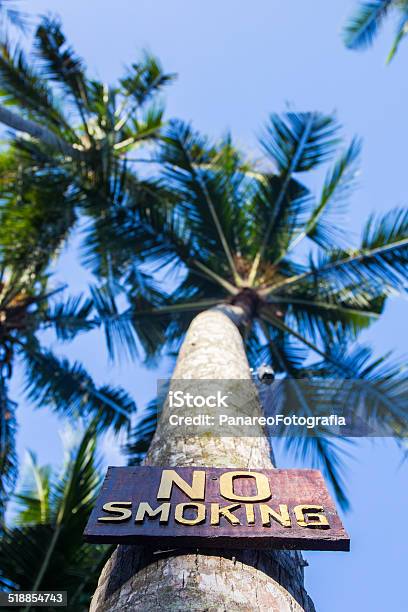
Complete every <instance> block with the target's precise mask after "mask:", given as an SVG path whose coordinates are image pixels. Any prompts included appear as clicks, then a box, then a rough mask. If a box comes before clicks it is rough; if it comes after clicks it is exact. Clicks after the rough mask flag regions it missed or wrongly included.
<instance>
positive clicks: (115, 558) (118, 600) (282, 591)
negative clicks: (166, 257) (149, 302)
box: [90, 306, 314, 612]
mask: <svg viewBox="0 0 408 612" xmlns="http://www.w3.org/2000/svg"><path fill="white" fill-rule="evenodd" d="M229 310H230V311H231V312H230V313H228V316H227V314H225V313H224V312H223V311H222V310H221V309H218V310H217V309H213V310H209V311H206V312H204V313H201V314H200V315H198V316H197V317H196V318H195V319H194V321H193V322H192V324H191V326H190V328H189V331H188V333H187V336H186V339H185V341H184V343H183V346H182V348H181V350H180V354H179V357H178V360H177V365H176V368H175V372H174V375H173V379H183V380H192V381H193V380H194V379H196V380H197V379H203V380H205V379H226V380H229V381H230V383H227V384H231V385H233V384H234V379H240V380H242V379H250V378H251V373H250V370H249V366H248V361H247V358H246V355H245V350H244V346H243V342H242V339H241V335H240V333H239V331H238V328H237V327H236V325H235V324H234V323H233V322H232V320H231V318H233V317H231V315H235V316H236V315H238V317H239V316H240V314H241V309H240V308H239V307H237V306H231V307H229ZM183 384H184V383H183ZM192 384H193V383H192ZM183 388H185V387H183ZM223 389H224V390H225V387H223ZM234 408H236V413H237V414H239V413H241V414H243V413H245V414H248V413H249V410H248V403H247V402H245V405H244V406H236V407H234ZM259 410H260V407H259V401H258V399H257V395H256V393H255V390H254V394H253V405H252V406H251V408H250V412H251V413H252V414H254V413H255V414H256V411H259ZM166 412H167V407H166V406H164V408H163V414H162V417H161V419H160V422H159V425H158V428H157V431H156V434H155V436H154V439H153V441H152V444H151V446H150V449H149V452H148V455H147V457H146V462H145V463H146V464H148V465H171V466H203V467H205V466H213V467H236V468H245V467H247V468H254V469H255V468H270V467H273V465H272V462H271V452H270V447H269V443H268V440H267V439H266V437H265V436H264V435H263V432H262V431H260V435H259V437H251V438H249V437H237V436H236V437H229V436H227V437H222V438H221V437H220V438H215V437H207V436H202V435H201V436H197V437H190V438H187V439H185V438H184V439H180V438H177V437H175V436H174V435H173V434H172V433H170V431H169V425H168V423H166V418H165V417H166ZM223 431H225V430H223ZM227 433H228V432H227ZM304 565H305V563H304V561H303V559H302V556H301V554H300V553H298V552H290V551H255V550H244V551H242V550H241V551H240V550H209V549H198V550H197V549H194V550H172V551H151V550H150V551H149V550H148V549H145V548H142V547H136V546H118V548H117V549H116V550H115V552H114V553H113V555H112V556H111V558H110V559H109V561H108V562H107V564H106V565H105V568H104V569H103V571H102V574H101V577H100V580H99V584H98V588H97V590H96V592H95V595H94V597H93V599H92V603H91V608H90V610H91V612H104V611H108V610H112V611H117V612H119V611H120V612H125V611H130V610H132V611H133V610H135V611H139V610H140V611H143V612H150V611H157V610H160V609H165V610H166V611H175V610H187V611H190V610H191V611H193V610H194V611H203V610H206V611H207V610H208V611H209V610H211V611H215V610H228V612H230V611H233V610H248V611H249V610H265V611H266V610H268V611H270V612H301V610H305V612H313V611H314V606H313V603H312V601H311V599H310V598H309V597H308V595H307V593H306V591H305V589H304V586H303V566H304Z"/></svg>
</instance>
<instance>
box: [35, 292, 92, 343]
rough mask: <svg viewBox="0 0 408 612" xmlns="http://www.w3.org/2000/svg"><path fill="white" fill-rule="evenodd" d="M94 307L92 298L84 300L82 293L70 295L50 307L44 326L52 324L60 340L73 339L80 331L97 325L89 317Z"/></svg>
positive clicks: (45, 314)
mask: <svg viewBox="0 0 408 612" xmlns="http://www.w3.org/2000/svg"><path fill="white" fill-rule="evenodd" d="M92 309H93V302H92V300H90V299H85V300H83V299H82V296H81V295H80V296H77V297H68V298H66V299H65V300H64V301H63V302H59V303H56V304H52V305H51V306H49V307H48V309H47V311H46V312H45V313H44V315H43V321H44V324H45V325H44V326H45V327H48V326H51V327H52V328H53V329H54V331H55V333H56V334H57V337H58V338H59V339H60V340H63V341H65V340H72V339H73V338H74V337H75V336H76V335H77V334H78V333H81V332H86V331H89V330H91V329H93V328H94V327H95V326H96V322H95V321H93V320H90V318H89V315H90V313H91V311H92Z"/></svg>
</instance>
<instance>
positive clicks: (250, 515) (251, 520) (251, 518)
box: [245, 504, 255, 525]
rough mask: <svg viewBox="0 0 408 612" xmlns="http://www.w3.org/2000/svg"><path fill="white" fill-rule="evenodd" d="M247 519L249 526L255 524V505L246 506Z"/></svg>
mask: <svg viewBox="0 0 408 612" xmlns="http://www.w3.org/2000/svg"><path fill="white" fill-rule="evenodd" d="M245 512H246V519H247V523H248V525H254V524H255V512H254V504H245Z"/></svg>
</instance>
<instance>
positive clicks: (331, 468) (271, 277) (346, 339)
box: [117, 112, 408, 505]
mask: <svg viewBox="0 0 408 612" xmlns="http://www.w3.org/2000/svg"><path fill="white" fill-rule="evenodd" d="M339 134H340V132H339V125H338V124H337V122H336V120H335V118H333V117H332V116H329V115H324V114H321V113H317V112H311V113H293V112H289V113H286V114H284V115H282V116H278V115H272V116H271V117H270V119H269V122H268V124H267V126H266V128H265V130H264V133H263V135H262V137H261V139H260V144H261V148H262V151H263V153H264V154H265V158H264V159H263V160H262V163H257V164H256V163H255V164H254V163H249V162H247V161H245V160H244V158H243V156H242V155H241V154H240V153H239V152H238V151H237V150H236V149H235V148H234V147H233V145H232V143H231V139H230V138H227V139H225V140H224V141H223V142H222V143H221V144H219V145H213V144H211V143H210V142H209V141H208V140H207V139H206V138H203V137H202V136H200V135H198V134H197V133H195V132H194V131H193V130H192V129H191V127H190V126H188V125H186V124H183V123H181V122H173V123H172V124H171V126H170V128H169V129H168V131H167V133H166V137H165V143H164V145H163V147H162V151H161V162H162V164H163V166H164V178H165V180H166V182H167V184H168V185H169V186H171V189H172V190H173V192H174V193H175V194H176V197H177V199H178V204H177V205H175V206H174V207H172V208H171V209H169V212H168V216H167V221H166V222H165V223H164V224H163V225H162V226H161V227H160V228H156V227H153V226H151V227H150V228H147V229H146V233H145V235H144V239H143V241H142V242H140V243H139V244H138V245H135V252H136V255H135V257H137V258H139V259H140V260H142V261H143V262H144V265H145V266H146V268H147V269H149V270H153V271H156V272H157V271H159V272H160V274H161V279H162V286H165V284H167V279H171V280H172V283H173V286H175V288H174V290H173V291H171V292H170V293H168V294H167V295H163V292H162V293H161V294H157V293H154V294H153V293H152V295H151V297H150V299H148V298H147V297H146V293H145V294H144V295H143V296H141V295H140V292H138V289H137V287H135V288H132V286H131V285H128V286H127V287H126V289H127V293H128V296H130V305H129V308H128V310H126V311H125V312H123V314H122V316H123V317H124V318H127V319H129V320H131V321H132V325H133V328H134V333H135V335H136V336H137V339H138V342H139V343H140V344H141V345H143V347H144V350H145V352H146V356H147V358H148V359H154V357H155V356H156V355H157V354H158V352H160V350H162V349H163V348H166V350H169V351H170V352H172V353H175V352H176V351H177V349H178V347H179V346H180V342H181V340H182V339H183V336H184V333H185V332H186V330H187V328H188V326H189V324H190V322H191V320H192V318H193V317H194V316H195V315H196V314H198V313H199V312H200V311H203V310H205V309H208V308H212V307H217V306H218V307H219V306H220V305H222V304H235V305H239V306H241V307H242V312H243V313H244V316H243V317H241V320H240V321H239V322H238V323H239V325H240V327H241V329H242V333H243V337H244V340H245V343H246V346H247V352H248V356H249V359H250V362H251V364H252V365H253V366H256V365H258V364H259V363H262V362H267V363H269V364H270V365H271V366H273V368H274V370H275V372H276V373H277V374H278V375H279V376H281V377H286V378H287V379H288V380H289V381H291V382H290V388H291V394H292V400H293V397H294V398H295V401H296V403H297V404H298V405H300V406H301V407H302V409H303V414H304V413H305V411H306V414H316V411H317V410H318V409H319V407H320V408H326V409H328V410H329V411H330V401H331V399H332V398H333V396H332V395H331V394H327V393H322V388H321V385H320V383H321V382H322V381H323V380H324V379H328V378H330V379H339V380H343V379H355V380H361V381H362V383H361V384H358V385H356V386H355V387H354V395H353V397H352V398H350V401H354V402H356V405H357V403H358V401H360V399H361V398H363V396H364V399H367V398H368V396H370V401H368V402H367V405H368V406H370V407H371V408H370V410H372V412H375V411H376V410H378V411H380V412H381V418H382V419H384V420H386V421H387V422H389V423H390V426H392V428H393V431H396V432H399V433H400V434H403V433H406V420H405V408H404V401H405V400H406V380H404V379H403V377H402V373H401V372H402V371H401V368H400V366H399V365H398V363H389V362H388V361H386V360H385V359H382V358H381V359H376V360H373V359H372V358H371V354H370V351H369V349H367V348H365V347H359V346H357V345H355V344H354V342H355V340H356V338H357V337H358V335H359V333H360V332H361V330H363V329H364V328H366V327H367V326H369V325H370V324H371V323H372V322H373V321H376V320H377V318H378V317H379V316H380V314H381V313H382V311H383V309H384V305H385V301H386V299H387V297H388V296H390V295H395V294H397V293H398V292H402V291H404V289H405V287H406V281H407V277H408V266H407V263H408V212H407V210H399V209H398V210H392V211H390V212H388V213H387V214H385V215H384V216H382V217H377V218H375V217H372V218H370V219H369V221H368V222H367V224H366V227H365V229H364V231H363V236H362V239H361V242H360V244H359V245H358V246H352V245H351V244H350V240H351V237H352V233H353V232H352V231H351V229H350V227H347V225H342V224H341V221H342V214H343V212H344V211H343V209H344V204H345V200H346V199H347V197H348V196H349V195H350V192H351V191H352V189H353V186H354V184H355V179H356V169H357V168H356V163H357V160H358V155H359V150H360V146H359V143H358V141H357V140H356V139H353V140H352V142H351V143H350V144H349V145H348V146H347V147H346V148H345V149H344V150H343V151H342V152H340V153H339V155H338V156H337V157H336V151H337V150H338V149H339V148H340V142H341V141H340V136H339ZM333 158H335V159H334V160H333ZM328 163H330V165H329V167H328V170H327V172H326V175H325V178H324V179H323V185H322V188H321V190H320V193H319V194H318V195H317V196H315V195H314V194H313V193H312V190H311V189H310V188H309V187H307V183H306V180H307V178H308V176H309V175H310V174H311V173H312V171H313V170H319V169H320V167H321V166H322V165H324V164H328ZM309 181H310V179H309ZM117 231H118V232H119V227H118V228H117ZM131 232H132V228H131V225H129V226H128V227H126V226H123V227H122V228H121V232H120V233H121V235H127V236H129V235H131ZM118 248H119V246H118ZM175 279H176V280H178V282H176V281H175ZM299 379H307V380H308V381H313V384H314V386H313V387H310V388H313V389H314V392H313V393H311V391H310V388H309V393H308V394H305V392H304V390H302V387H301V386H300V385H299V383H298V380H299ZM404 385H405V386H404ZM326 387H327V386H326ZM291 405H292V408H293V401H292V404H291ZM153 415H154V411H153V412H152V411H149V412H148V414H147V421H146V422H145V423H144V424H143V427H142V429H141V430H140V431H142V433H143V435H142V438H143V439H141V437H140V435H139V433H138V431H136V432H135V436H134V440H133V442H134V444H133V446H132V444H131V445H130V446H129V449H128V450H129V452H130V454H131V455H132V452H133V451H134V458H136V459H137V458H139V457H140V452H141V450H142V448H143V447H144V444H145V443H146V442H147V441H148V440H149V436H150V435H151V432H152V429H154V427H153V428H152V427H151V423H150V424H149V419H150V420H151V419H152V418H154V417H153ZM145 434H146V435H145ZM287 442H288V443H289V444H290V445H291V446H292V447H293V448H294V449H295V450H296V451H297V452H298V453H300V454H302V455H305V454H306V455H308V454H311V456H312V457H314V459H315V460H318V462H319V463H320V464H321V465H322V466H323V469H324V470H325V473H326V475H327V476H328V478H329V479H330V480H331V481H332V484H333V486H334V488H335V491H336V493H337V495H338V498H339V500H340V502H341V503H342V504H343V505H346V498H345V494H344V486H343V483H342V482H341V476H340V458H339V456H338V455H337V454H336V452H335V450H336V440H335V439H333V438H328V437H327V438H325V437H319V436H315V437H313V436H308V437H303V438H301V437H299V438H296V439H295V438H292V439H291V438H287ZM132 449H133V450H132Z"/></svg>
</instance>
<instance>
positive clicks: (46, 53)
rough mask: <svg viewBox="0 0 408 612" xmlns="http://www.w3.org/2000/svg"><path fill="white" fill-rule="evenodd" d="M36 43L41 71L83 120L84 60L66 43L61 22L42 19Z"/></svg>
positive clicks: (85, 94) (85, 106)
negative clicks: (63, 94)
mask: <svg viewBox="0 0 408 612" xmlns="http://www.w3.org/2000/svg"><path fill="white" fill-rule="evenodd" d="M35 44H36V49H37V56H38V59H39V62H40V65H41V71H42V74H43V75H44V77H45V78H48V79H51V80H53V81H56V82H57V83H59V84H60V85H61V87H62V88H63V90H64V92H65V93H66V94H68V96H70V97H71V98H72V99H73V101H74V102H75V105H76V106H77V108H78V110H79V113H80V114H81V115H82V119H84V113H86V112H87V110H88V105H89V103H88V90H87V79H86V76H85V72H84V67H83V62H82V60H81V59H80V58H79V57H78V56H77V55H76V54H75V53H74V51H73V50H72V48H71V47H69V46H68V45H67V41H66V38H65V35H64V34H63V32H62V28H61V23H60V22H59V21H58V20H56V19H48V18H44V19H43V21H42V23H41V24H40V26H39V27H38V28H37V32H36V34H35Z"/></svg>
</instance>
